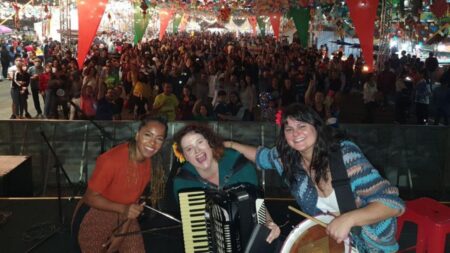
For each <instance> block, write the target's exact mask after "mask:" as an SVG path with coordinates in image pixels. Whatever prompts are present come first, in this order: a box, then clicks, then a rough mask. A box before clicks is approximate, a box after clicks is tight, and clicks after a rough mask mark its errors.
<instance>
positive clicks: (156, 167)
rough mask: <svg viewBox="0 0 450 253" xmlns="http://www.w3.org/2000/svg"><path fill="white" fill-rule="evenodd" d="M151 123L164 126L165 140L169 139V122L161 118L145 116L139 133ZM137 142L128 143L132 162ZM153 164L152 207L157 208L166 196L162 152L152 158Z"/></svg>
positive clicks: (129, 157)
mask: <svg viewBox="0 0 450 253" xmlns="http://www.w3.org/2000/svg"><path fill="white" fill-rule="evenodd" d="M149 122H156V123H160V124H162V125H163V126H164V128H165V129H164V139H166V137H167V130H168V126H167V121H166V120H165V119H163V118H159V117H152V116H144V117H143V118H142V119H141V121H140V123H139V127H138V130H137V131H138V132H139V130H141V129H142V128H143V127H144V126H145V125H147V124H148V123H149ZM136 156H137V154H136V140H135V138H132V139H131V140H130V141H129V142H128V159H130V160H131V161H135V160H136ZM151 164H152V171H151V172H152V176H151V182H150V191H151V193H150V201H151V203H152V206H156V203H157V202H158V201H159V200H160V199H162V198H163V197H164V195H165V192H164V189H165V182H166V178H165V177H166V172H165V170H164V167H163V159H162V157H161V152H158V153H156V154H155V155H153V156H152V158H151Z"/></svg>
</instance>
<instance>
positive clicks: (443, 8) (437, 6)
mask: <svg viewBox="0 0 450 253" xmlns="http://www.w3.org/2000/svg"><path fill="white" fill-rule="evenodd" d="M448 6H449V4H447V3H446V1H445V0H435V1H434V2H433V4H432V5H431V6H430V9H431V12H433V14H434V15H435V16H436V17H438V18H442V17H443V16H444V15H445V14H446V13H447V10H448Z"/></svg>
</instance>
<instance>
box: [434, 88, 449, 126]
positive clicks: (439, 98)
mask: <svg viewBox="0 0 450 253" xmlns="http://www.w3.org/2000/svg"><path fill="white" fill-rule="evenodd" d="M433 103H434V104H435V106H436V109H435V110H436V112H435V117H434V125H439V123H440V122H441V119H442V120H443V123H444V125H445V126H448V111H449V108H450V89H449V88H448V82H442V83H441V84H440V85H439V86H438V87H437V88H435V89H434V90H433Z"/></svg>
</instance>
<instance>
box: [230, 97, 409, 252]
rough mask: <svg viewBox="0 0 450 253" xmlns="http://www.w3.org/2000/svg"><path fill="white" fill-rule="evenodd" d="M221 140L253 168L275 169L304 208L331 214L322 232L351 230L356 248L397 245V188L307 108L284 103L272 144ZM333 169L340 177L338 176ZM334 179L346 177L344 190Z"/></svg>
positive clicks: (337, 234)
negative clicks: (253, 163)
mask: <svg viewBox="0 0 450 253" xmlns="http://www.w3.org/2000/svg"><path fill="white" fill-rule="evenodd" d="M224 145H225V146H226V147H231V148H233V149H236V150H237V151H239V152H241V153H242V154H244V155H245V156H246V157H247V158H248V159H250V160H252V161H255V162H256V165H257V166H258V167H259V168H262V169H276V170H277V172H278V174H279V175H280V176H281V177H282V178H283V179H285V182H286V183H287V184H288V185H289V187H290V190H291V194H292V195H293V196H294V197H295V199H296V201H297V203H298V205H299V206H300V207H301V208H302V210H303V211H304V212H306V213H307V214H309V215H319V214H322V213H332V214H334V216H336V218H335V219H334V220H333V221H332V222H331V223H330V224H328V226H327V233H328V235H329V236H330V237H331V238H333V239H335V240H336V241H337V242H338V243H341V242H342V241H344V240H345V239H346V238H348V237H349V233H350V231H352V233H353V232H354V233H353V234H352V236H351V237H352V239H353V243H354V246H355V247H356V248H357V249H358V251H359V252H395V251H397V250H398V244H397V242H396V240H395V237H394V236H395V229H396V217H397V216H399V215H401V214H402V213H403V211H404V209H405V207H404V203H403V201H402V200H401V199H400V198H399V196H398V189H397V188H396V187H394V186H392V185H391V184H390V183H389V181H387V180H386V179H384V178H382V177H381V176H380V174H379V173H378V171H377V170H376V169H375V168H374V167H373V166H372V165H371V164H370V162H369V161H368V160H367V158H366V157H365V156H364V154H363V153H362V151H361V150H360V149H359V147H358V146H356V144H355V143H353V142H351V141H349V140H348V139H346V138H345V137H344V136H343V135H341V134H339V133H338V132H336V130H334V129H333V128H331V127H328V126H326V125H325V123H324V121H323V120H322V119H321V118H320V116H319V115H318V114H317V113H316V112H315V111H314V110H313V109H312V108H310V107H307V106H305V105H302V104H292V105H290V106H288V107H287V108H286V109H285V111H283V114H282V117H281V129H280V134H279V136H278V138H277V142H276V146H275V147H273V148H271V149H269V148H265V147H259V148H256V147H252V146H248V145H244V144H239V143H236V142H232V141H230V142H225V143H224ZM339 172H343V173H341V175H342V174H343V175H344V177H345V178H344V177H341V178H339V176H338V174H337V173H339ZM334 175H336V177H335V178H333V176H334ZM334 179H336V181H334ZM342 179H344V180H342ZM346 179H349V181H348V180H346ZM338 181H344V182H348V183H346V186H348V195H346V194H344V193H343V191H341V189H342V188H341V186H340V185H339V184H341V182H338ZM341 185H342V184H341ZM336 189H338V190H336ZM342 199H344V200H346V201H349V202H350V203H351V202H354V203H353V204H352V205H353V206H354V208H353V209H352V208H346V207H348V206H349V205H348V204H347V205H346V204H344V201H342ZM349 199H350V200H349ZM346 209H347V210H346ZM355 228H356V229H355Z"/></svg>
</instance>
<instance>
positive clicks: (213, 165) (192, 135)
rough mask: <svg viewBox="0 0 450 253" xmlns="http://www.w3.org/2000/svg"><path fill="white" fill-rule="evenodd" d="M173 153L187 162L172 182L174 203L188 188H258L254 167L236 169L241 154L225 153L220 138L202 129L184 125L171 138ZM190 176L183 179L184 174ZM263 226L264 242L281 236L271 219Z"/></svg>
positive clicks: (246, 166) (231, 151) (247, 164)
mask: <svg viewBox="0 0 450 253" xmlns="http://www.w3.org/2000/svg"><path fill="white" fill-rule="evenodd" d="M173 140H174V145H173V151H174V153H175V155H176V156H177V158H178V159H179V160H180V162H181V161H184V160H185V161H186V162H185V163H183V164H182V166H181V168H180V169H179V171H178V174H177V175H176V176H175V178H174V181H173V191H174V194H175V199H176V200H178V193H179V192H180V191H181V190H186V189H189V188H197V189H198V188H203V189H223V188H224V187H227V186H231V185H235V184H238V183H249V184H252V185H255V186H257V185H258V178H257V175H256V169H255V167H254V165H253V164H252V163H251V162H250V161H248V160H246V159H245V160H246V161H245V160H244V161H245V163H244V164H243V165H242V166H239V169H235V164H236V163H237V162H238V161H239V160H240V157H241V156H242V155H241V154H240V153H238V152H236V151H234V150H232V149H226V148H224V146H223V141H222V138H221V137H220V136H218V135H217V134H215V133H214V132H213V131H212V129H210V128H209V127H207V126H204V125H187V126H185V127H183V128H182V129H181V130H180V131H178V132H177V133H176V134H175V136H174V138H173ZM186 173H187V174H189V175H192V176H193V178H192V179H191V177H189V178H188V177H184V176H183V174H186ZM266 226H267V227H268V228H270V229H271V232H270V234H269V236H268V237H267V242H269V243H271V242H272V241H273V240H275V239H276V238H278V236H279V235H280V228H279V227H278V226H277V224H275V223H274V222H273V221H272V220H271V218H270V215H269V216H268V221H267V223H266Z"/></svg>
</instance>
